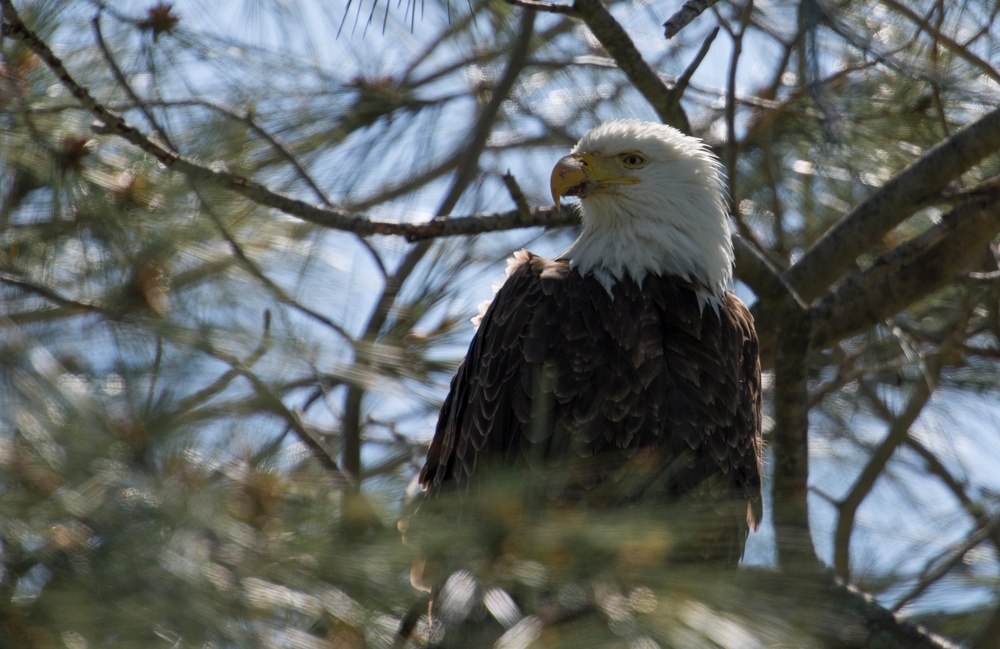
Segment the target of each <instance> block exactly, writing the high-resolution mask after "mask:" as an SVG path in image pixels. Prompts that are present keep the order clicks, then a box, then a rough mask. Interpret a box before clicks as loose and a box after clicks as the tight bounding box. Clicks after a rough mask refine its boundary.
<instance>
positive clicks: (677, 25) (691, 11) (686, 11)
mask: <svg viewBox="0 0 1000 649" xmlns="http://www.w3.org/2000/svg"><path fill="white" fill-rule="evenodd" d="M718 1H719V0H688V1H687V2H685V3H684V6H683V7H681V8H680V9H678V10H677V12H675V13H674V15H673V16H671V17H670V18H668V19H667V22H665V23H663V27H664V29H663V36H664V37H665V38H666V39H667V40H670V39H671V38H673V37H674V36H676V35H677V34H678V33H680V31H681V30H682V29H684V28H685V27H687V26H688V25H689V24H690V23H691V21H693V20H694V19H695V18H697V17H698V16H700V15H701V14H702V13H703V12H704V11H705V10H706V9H708V8H709V7H711V6H712V5H714V4H715V3H716V2H718Z"/></svg>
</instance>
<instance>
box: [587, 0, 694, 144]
mask: <svg viewBox="0 0 1000 649" xmlns="http://www.w3.org/2000/svg"><path fill="white" fill-rule="evenodd" d="M573 6H574V7H575V8H576V10H577V14H578V15H579V16H580V18H582V19H583V21H584V22H585V23H587V27H589V28H590V31H591V32H593V33H594V36H595V37H597V40H598V41H600V43H601V45H602V46H604V49H605V50H607V52H608V54H610V55H611V58H613V59H614V60H615V63H617V64H618V67H619V68H621V71H622V72H624V73H625V76H627V77H628V79H629V81H631V82H632V84H633V85H634V86H635V87H636V89H637V90H638V91H639V92H641V93H642V96H643V97H645V98H646V101H648V102H649V103H650V105H651V106H652V107H653V109H654V110H655V111H656V114H657V115H659V116H660V119H661V120H662V121H663V123H664V124H669V125H671V126H674V127H676V128H678V129H680V130H682V131H684V132H685V133H690V132H691V124H690V122H689V121H688V118H687V115H686V114H685V113H684V110H683V109H682V108H681V103H680V102H681V93H679V92H675V91H674V90H673V89H670V88H667V86H666V84H664V83H663V80H662V79H660V76H659V75H658V74H656V71H655V70H653V68H651V67H650V66H649V64H648V63H646V61H645V60H644V59H643V58H642V54H640V53H639V50H638V48H636V46H635V43H633V42H632V39H631V38H630V37H629V35H628V34H627V33H626V32H625V30H624V29H622V26H621V25H619V24H618V21H617V20H615V19H614V17H612V15H611V13H610V12H609V11H608V10H607V8H606V7H605V6H604V3H603V2H601V0H575V3H574V5H573Z"/></svg>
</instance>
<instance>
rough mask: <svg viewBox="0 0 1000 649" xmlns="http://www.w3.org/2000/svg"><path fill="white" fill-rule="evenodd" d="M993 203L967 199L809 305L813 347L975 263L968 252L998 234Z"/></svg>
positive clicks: (998, 200) (995, 199)
mask: <svg viewBox="0 0 1000 649" xmlns="http://www.w3.org/2000/svg"><path fill="white" fill-rule="evenodd" d="M998 204H1000V195H994V196H982V197H977V198H974V199H972V200H969V201H967V202H966V203H965V204H963V205H961V206H959V207H957V208H955V209H954V210H952V211H951V212H949V213H948V214H946V215H945V216H944V217H943V219H942V221H941V223H940V224H939V225H937V226H936V227H935V228H933V229H932V230H930V231H928V232H926V233H924V234H923V235H921V236H919V237H917V238H916V239H914V240H912V241H910V242H908V243H904V244H902V245H900V246H899V247H898V248H896V249H894V250H892V251H890V252H889V253H886V254H885V255H883V256H882V257H881V258H880V259H879V260H878V261H876V262H875V264H874V265H872V267H871V268H869V269H868V270H866V271H864V272H863V273H859V274H858V275H857V276H855V277H853V278H851V279H850V280H849V281H847V282H845V283H844V284H843V285H842V286H840V287H839V288H838V289H837V290H835V291H833V292H831V293H830V294H829V295H828V296H827V297H826V298H824V299H822V300H820V301H819V302H817V303H816V304H814V305H813V307H812V312H813V320H814V322H815V323H816V326H815V327H814V328H813V333H812V344H813V346H814V347H815V348H817V349H819V348H821V347H826V346H827V345H829V344H831V343H832V342H834V341H837V340H841V339H842V338H846V337H848V336H852V335H854V334H857V333H859V332H861V331H863V330H865V329H867V328H868V327H870V326H872V325H873V324H875V323H878V322H881V321H882V320H885V319H886V318H888V317H890V316H892V315H894V314H896V313H898V312H899V311H902V310H903V309H905V308H906V307H907V306H909V305H910V304H912V303H913V302H915V301H917V300H919V299H920V298H922V297H923V296H926V295H929V294H930V293H932V292H934V291H936V290H938V289H940V288H942V287H943V286H945V284H947V283H948V282H949V281H950V280H952V279H954V278H955V277H956V276H957V275H959V274H960V273H962V272H963V271H965V270H967V269H968V267H969V265H970V264H972V263H973V262H974V261H975V259H974V257H972V256H970V255H969V250H970V249H974V248H975V247H976V246H977V245H980V244H982V243H983V242H985V241H989V240H991V239H992V238H993V237H994V236H996V234H997V233H998V232H1000V213H998ZM762 349H763V346H762ZM762 356H763V353H762Z"/></svg>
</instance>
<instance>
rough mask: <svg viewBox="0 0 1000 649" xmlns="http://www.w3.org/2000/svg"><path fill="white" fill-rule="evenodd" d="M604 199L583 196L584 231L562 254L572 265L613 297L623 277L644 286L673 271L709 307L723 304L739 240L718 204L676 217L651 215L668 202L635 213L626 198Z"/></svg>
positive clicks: (667, 213)
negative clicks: (699, 214) (650, 277)
mask: <svg viewBox="0 0 1000 649" xmlns="http://www.w3.org/2000/svg"><path fill="white" fill-rule="evenodd" d="M594 198H596V197H594ZM603 203H604V204H603V205H602V202H598V201H594V200H593V199H588V200H586V201H582V205H581V206H582V209H583V224H584V225H583V231H582V232H581V233H580V236H579V237H578V238H577V240H576V241H575V242H573V244H572V245H571V246H570V247H569V248H568V249H567V250H566V252H564V253H563V254H562V255H561V257H562V258H565V259H569V263H570V267H571V268H573V269H574V270H576V271H577V272H579V273H580V274H581V275H583V276H587V275H588V274H592V275H593V276H594V278H595V279H597V281H598V282H600V284H601V285H602V286H603V287H604V289H605V290H606V291H608V293H609V294H610V295H611V296H612V297H613V296H614V292H613V290H612V289H613V287H614V285H615V283H616V282H617V281H618V280H621V279H625V278H631V279H632V280H634V281H635V282H636V283H638V284H640V285H641V284H642V282H643V280H644V279H645V277H646V276H647V275H656V276H660V277H670V276H673V277H677V278H678V279H680V280H682V281H684V282H687V283H689V284H691V285H692V286H694V288H695V290H696V291H697V292H698V294H699V301H703V306H704V304H714V305H716V306H717V305H718V304H721V302H722V300H723V299H724V296H725V293H726V291H727V290H728V287H729V284H730V282H731V279H732V265H733V244H732V238H731V236H730V232H729V224H728V222H727V221H726V218H725V216H724V214H722V215H720V214H718V206H717V204H707V205H705V206H704V207H705V208H706V211H705V213H704V214H703V216H702V217H701V218H694V217H686V216H683V215H681V216H680V217H679V218H678V217H675V218H670V212H669V211H668V212H666V213H665V215H664V216H658V217H656V218H650V217H649V216H648V215H649V214H664V212H663V210H664V207H662V206H661V207H660V208H659V210H657V209H655V208H653V209H650V207H649V206H646V208H645V209H642V210H639V211H640V213H639V214H632V213H629V212H628V211H626V210H622V209H621V203H620V202H615V201H603ZM602 208H603V209H602ZM667 209H668V210H669V208H667Z"/></svg>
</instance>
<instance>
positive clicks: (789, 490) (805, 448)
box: [771, 292, 820, 573]
mask: <svg viewBox="0 0 1000 649" xmlns="http://www.w3.org/2000/svg"><path fill="white" fill-rule="evenodd" d="M780 304H781V309H780V311H779V312H778V314H777V321H778V322H779V323H780V324H779V327H778V329H777V330H776V331H775V335H776V337H777V340H778V350H777V354H776V356H775V362H774V417H775V422H774V429H773V431H772V433H771V449H772V451H773V453H774V467H773V471H772V483H771V485H772V486H771V493H772V494H773V498H772V502H773V507H774V535H775V541H776V543H777V546H778V561H779V563H780V564H781V566H782V568H783V569H791V570H792V571H793V572H806V573H809V572H813V571H815V570H816V569H817V568H818V566H819V565H820V564H819V559H817V557H816V551H815V549H814V548H813V543H812V534H811V532H810V529H809V503H808V500H807V496H808V493H809V405H808V402H809V398H808V397H809V393H808V385H809V383H808V372H807V360H808V357H809V332H810V328H811V322H810V313H809V310H808V309H807V308H806V306H805V305H804V304H802V302H801V301H800V300H799V299H798V296H797V295H795V294H794V293H792V292H789V293H788V294H787V296H786V297H785V299H784V300H782V302H781V303H780Z"/></svg>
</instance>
